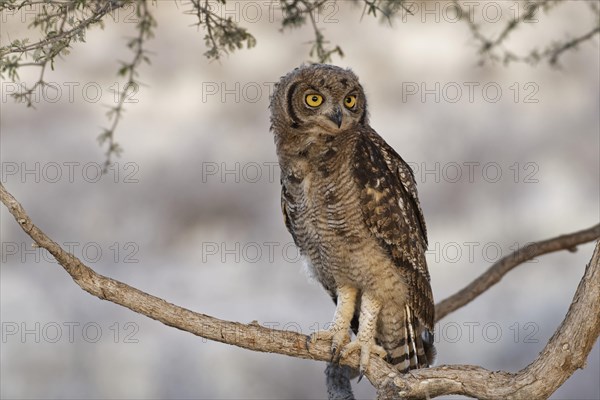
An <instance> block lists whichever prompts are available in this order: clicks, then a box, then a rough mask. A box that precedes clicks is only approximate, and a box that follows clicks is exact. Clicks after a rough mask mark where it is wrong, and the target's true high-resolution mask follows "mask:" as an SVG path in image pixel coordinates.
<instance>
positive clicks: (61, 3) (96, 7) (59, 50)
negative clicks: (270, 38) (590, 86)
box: [0, 0, 600, 165]
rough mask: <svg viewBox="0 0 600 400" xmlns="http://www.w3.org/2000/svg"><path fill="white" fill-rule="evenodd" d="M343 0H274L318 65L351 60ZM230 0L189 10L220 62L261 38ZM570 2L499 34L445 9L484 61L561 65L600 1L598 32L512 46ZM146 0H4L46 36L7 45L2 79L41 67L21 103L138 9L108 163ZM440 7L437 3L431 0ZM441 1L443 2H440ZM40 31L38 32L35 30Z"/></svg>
mask: <svg viewBox="0 0 600 400" xmlns="http://www.w3.org/2000/svg"><path fill="white" fill-rule="evenodd" d="M341 1H343V0H340V1H338V0H273V2H274V3H277V2H278V3H279V6H280V8H281V11H282V18H281V30H282V31H284V30H286V29H297V28H301V27H303V26H304V25H306V24H307V23H310V26H311V27H312V30H313V34H314V39H313V40H312V41H310V42H309V43H308V44H309V45H310V50H309V52H308V55H309V57H310V59H312V60H314V61H317V62H331V61H332V58H333V57H334V56H336V55H337V56H339V57H343V56H344V53H343V51H342V48H341V47H340V46H339V45H332V44H330V42H329V41H327V40H326V39H325V35H324V33H323V30H322V29H321V28H320V27H319V24H318V20H317V18H316V16H317V15H319V13H321V12H322V11H323V9H324V8H325V7H331V6H334V7H339V3H340V2H341ZM225 2H226V0H190V1H189V3H187V2H186V3H184V4H186V6H188V7H189V9H187V10H186V11H185V13H187V14H190V15H193V16H194V17H195V19H196V22H195V24H194V25H195V26H197V27H198V28H202V29H204V31H205V36H204V41H205V44H206V47H207V51H206V52H205V53H204V55H205V56H206V57H207V58H208V59H211V60H220V59H221V57H223V55H226V54H229V53H230V52H233V51H235V50H238V49H242V48H244V47H246V48H252V47H254V46H255V45H256V39H255V38H254V36H252V34H251V33H249V32H248V30H247V29H246V28H244V27H243V26H241V25H240V22H238V21H234V20H233V19H232V18H231V17H224V16H223V15H221V14H222V13H220V12H219V11H220V10H219V8H220V7H223V6H224V5H225ZM352 2H353V3H354V4H356V5H359V6H360V5H362V14H363V16H364V15H365V14H366V15H370V16H373V17H378V18H380V19H381V20H382V21H387V22H388V23H390V24H391V23H392V22H393V21H394V20H395V19H399V18H402V20H403V21H406V20H407V18H410V17H414V14H415V10H418V9H421V10H423V9H424V7H426V6H427V2H423V3H421V2H416V1H407V0H352ZM564 2H565V1H564V0H535V1H528V2H526V3H522V4H523V5H524V10H525V11H524V12H522V13H520V15H518V14H517V15H514V16H513V17H512V18H510V19H509V20H508V21H506V22H505V26H504V28H503V29H502V30H501V31H500V33H499V34H497V35H494V37H490V36H489V35H486V33H484V31H485V29H484V28H485V24H482V23H481V21H478V20H476V19H475V18H471V17H470V13H469V10H468V7H469V3H472V2H460V1H458V0H450V1H446V2H443V3H444V7H446V6H447V5H451V6H453V7H454V8H455V11H456V13H457V15H460V16H461V20H462V21H464V22H465V23H466V25H467V26H468V28H469V29H470V31H471V33H472V36H473V39H474V40H475V41H476V42H477V43H478V53H479V58H480V64H483V63H485V62H488V61H489V62H503V63H504V64H509V63H511V62H525V63H529V64H532V65H535V64H537V63H539V62H541V61H543V60H547V61H548V62H549V64H550V65H552V66H555V67H557V66H558V61H559V59H560V57H561V56H562V55H563V54H564V53H565V52H566V51H568V50H573V49H576V48H577V47H578V46H579V45H580V44H581V43H583V42H585V41H588V40H590V39H592V38H593V37H595V36H596V35H597V34H598V33H599V32H600V7H599V5H598V4H599V3H597V2H596V1H589V2H584V4H585V5H586V6H587V7H589V9H590V12H591V15H592V16H593V24H592V27H591V28H590V29H588V30H587V31H584V32H583V33H581V34H578V35H571V36H569V37H567V38H565V39H563V40H558V41H552V42H551V43H550V44H549V45H547V46H546V47H545V48H543V49H541V50H540V49H537V48H533V49H532V50H531V51H530V52H529V53H527V54H525V55H519V54H516V53H515V52H513V51H511V50H509V49H507V48H506V47H505V42H506V41H507V38H508V37H509V36H510V35H511V34H513V33H514V32H515V31H517V30H518V29H519V28H520V27H522V26H523V25H524V24H526V23H528V22H532V21H534V20H536V18H539V12H538V11H540V10H541V11H543V12H544V13H546V14H547V13H550V12H552V11H553V10H555V9H558V8H559V6H560V5H561V4H563V3H564ZM148 3H149V2H148V1H146V0H0V13H5V15H2V18H3V20H4V19H6V17H7V15H9V14H14V13H15V12H17V11H20V10H29V11H31V10H34V11H33V13H34V17H33V21H32V22H31V23H30V24H29V28H32V29H33V30H35V31H38V32H39V33H40V34H41V37H40V38H39V40H37V41H34V40H33V39H32V38H31V37H26V38H22V39H13V40H9V43H7V44H5V45H3V46H2V47H0V78H4V79H9V80H11V81H13V82H20V77H19V71H20V70H21V69H22V68H23V67H37V68H39V70H40V74H39V78H38V79H37V81H35V82H34V83H33V84H32V85H26V84H24V83H21V90H20V91H19V92H16V93H12V94H11V95H12V96H13V97H14V98H15V100H16V101H19V102H24V103H25V104H27V106H29V107H32V106H33V101H32V100H33V99H34V95H35V92H36V90H40V89H42V88H44V87H45V86H47V85H48V84H47V82H46V81H45V80H44V73H45V72H46V70H47V68H48V66H49V67H50V68H51V69H54V67H55V64H56V61H57V58H62V57H65V56H67V55H68V54H69V51H70V49H71V48H72V46H73V44H75V43H78V42H85V38H86V33H87V31H88V30H89V29H91V28H92V27H93V26H96V25H97V26H100V27H104V22H105V21H106V19H107V18H110V16H111V15H113V13H114V12H116V11H117V10H119V9H123V8H125V7H132V8H133V9H135V13H136V17H137V18H136V22H137V23H136V30H137V34H136V36H134V37H133V38H132V39H129V40H128V41H127V47H128V48H129V49H131V52H132V53H133V55H132V58H131V60H130V61H129V62H123V61H122V62H120V67H119V69H118V71H117V74H118V76H120V77H122V78H123V79H124V80H125V82H124V84H123V85H121V86H119V87H121V88H123V89H122V90H120V91H119V92H118V94H117V98H118V99H119V100H118V102H117V105H116V106H114V107H111V108H110V109H109V111H108V113H107V115H108V118H109V122H110V126H109V127H106V128H103V130H102V133H101V134H100V135H99V137H98V140H99V142H100V143H101V144H102V145H106V146H107V149H106V163H107V164H106V165H108V164H109V163H110V160H111V156H113V155H118V154H119V152H120V151H121V148H120V147H119V145H118V143H116V141H115V130H116V128H117V125H118V123H119V121H120V119H121V117H122V114H123V112H124V107H123V105H124V103H125V100H126V98H127V96H128V94H129V93H130V91H131V90H135V89H136V87H137V86H138V85H140V82H139V80H138V69H139V67H140V65H142V64H143V63H149V62H150V58H149V53H148V51H147V50H146V41H147V40H148V39H151V38H152V37H153V36H154V28H155V27H156V20H155V18H154V16H153V12H154V10H153V9H151V8H157V7H158V5H159V4H158V2H152V3H150V4H148ZM429 4H432V3H429ZM433 4H435V6H436V7H437V6H439V4H440V2H435V3H433ZM32 36H33V35H32Z"/></svg>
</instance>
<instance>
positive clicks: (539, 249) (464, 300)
mask: <svg viewBox="0 0 600 400" xmlns="http://www.w3.org/2000/svg"><path fill="white" fill-rule="evenodd" d="M598 238H600V224H598V225H595V226H592V227H591V228H589V229H584V230H582V231H579V232H574V233H569V234H567V235H562V236H558V237H555V238H552V239H547V240H543V241H540V242H532V243H530V244H529V245H527V246H525V247H522V248H520V249H518V250H517V251H515V252H513V253H511V254H509V255H507V256H506V257H502V258H501V259H500V260H498V261H497V262H495V263H494V264H493V265H492V266H491V267H490V268H489V269H488V270H487V271H486V272H485V273H483V274H482V275H480V276H479V277H477V279H475V280H474V281H473V282H471V283H470V284H468V285H467V286H466V287H464V288H463V289H461V290H459V291H458V292H457V293H455V294H453V295H452V296H450V297H448V298H447V299H444V300H442V301H441V302H439V303H438V304H436V306H435V318H436V320H437V321H439V320H440V319H442V318H444V317H445V316H447V315H448V314H450V313H451V312H453V311H456V310H458V309H459V308H461V307H463V306H464V305H466V304H468V303H470V302H471V301H473V300H474V299H475V298H477V297H478V296H479V295H480V294H482V293H483V292H485V291H486V290H488V289H489V288H490V287H492V286H494V285H495V284H496V283H498V282H500V280H501V279H502V278H503V277H504V275H506V274H507V273H508V272H509V271H511V270H512V269H513V268H515V267H517V266H518V265H520V264H522V263H524V262H526V261H529V260H533V259H534V258H535V257H538V256H541V255H543V254H548V253H552V252H555V251H560V250H569V251H575V249H576V247H577V245H580V244H583V243H588V242H591V241H592V240H597V239H598Z"/></svg>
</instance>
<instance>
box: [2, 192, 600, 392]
mask: <svg viewBox="0 0 600 400" xmlns="http://www.w3.org/2000/svg"><path fill="white" fill-rule="evenodd" d="M0 200H1V201H2V203H3V204H4V205H5V206H6V207H7V208H8V210H9V212H10V213H11V214H12V215H13V217H14V218H15V220H16V221H17V222H18V223H19V225H20V226H21V228H22V229H23V231H25V233H26V234H27V235H29V237H31V238H32V239H33V240H34V241H35V243H37V245H38V246H40V247H42V248H44V249H46V250H47V251H48V252H50V253H51V254H52V255H53V256H54V258H56V260H57V261H58V262H59V264H60V265H61V266H62V267H63V268H64V269H65V270H66V271H67V273H69V275H71V277H72V278H73V280H74V281H75V283H76V284H77V285H79V286H80V287H81V288H82V289H83V290H85V291H86V292H88V293H90V294H92V295H94V296H96V297H98V298H100V299H103V300H108V301H111V302H113V303H116V304H119V305H121V306H124V307H127V308H129V309H130V310H132V311H134V312H137V313H140V314H142V315H145V316H147V317H149V318H152V319H155V320H157V321H160V322H162V323H163V324H165V325H168V326H172V327H174V328H177V329H181V330H183V331H187V332H190V333H192V334H194V335H197V336H201V337H204V338H207V339H211V340H215V341H218V342H222V343H227V344H231V345H235V346H238V347H243V348H246V349H249V350H254V351H261V352H270V353H278V354H284V355H288V356H292V357H298V358H307V359H314V360H320V361H329V359H330V357H331V355H330V343H326V342H324V341H319V342H317V343H315V344H310V346H308V342H307V339H308V337H307V336H305V335H302V334H299V333H296V332H287V331H280V330H275V329H268V328H265V327H262V326H260V325H259V324H258V322H256V321H253V322H251V323H250V324H241V323H237V322H230V321H224V320H220V319H217V318H214V317H211V316H208V315H205V314H200V313H196V312H193V311H190V310H188V309H185V308H182V307H179V306H176V305H174V304H171V303H168V302H167V301H165V300H163V299H160V298H158V297H155V296H152V295H150V294H148V293H144V292H142V291H141V290H138V289H136V288H134V287H131V286H129V285H126V284H124V283H122V282H119V281H117V280H114V279H111V278H108V277H105V276H103V275H100V274H98V273H96V272H95V271H93V270H92V269H91V268H89V267H88V266H86V265H84V264H83V263H82V262H81V261H80V260H79V259H78V258H77V257H75V256H73V255H72V254H70V253H68V252H66V251H65V250H64V249H62V248H61V247H60V246H59V245H58V244H57V243H56V242H54V241H53V240H52V239H50V238H49V237H48V236H47V235H46V234H45V233H44V232H42V231H41V230H40V229H39V228H38V227H37V226H35V225H34V224H33V222H32V221H31V219H30V218H29V216H28V215H27V213H26V212H25V210H24V209H23V207H22V206H21V205H20V204H19V203H18V202H17V200H16V199H15V198H14V197H13V196H12V195H11V194H10V193H9V192H8V191H7V190H6V189H5V188H4V185H2V183H0ZM592 229H597V227H594V228H592ZM584 232H585V231H584ZM580 233H581V232H580ZM566 236H567V237H568V236H571V235H566ZM561 238H564V237H561ZM561 238H557V239H561ZM561 240H562V239H561ZM546 242H548V241H546ZM546 242H541V243H546ZM576 244H578V243H576ZM572 246H573V245H571V246H570V247H572ZM550 251H553V250H550ZM546 252H548V251H546ZM542 254H543V253H542ZM524 259H525V260H526V259H527V258H524ZM599 259H600V244H597V245H596V249H595V251H594V255H593V257H592V261H591V262H590V264H589V265H588V266H587V268H586V272H585V275H584V277H583V278H582V280H581V282H580V284H579V287H578V288H577V291H576V293H575V297H574V299H573V302H572V304H571V307H570V308H569V311H568V313H567V316H566V317H565V320H564V321H563V322H562V324H561V326H560V327H559V329H558V330H557V331H556V333H555V334H554V335H553V336H552V338H551V339H550V341H549V343H548V344H547V345H546V347H545V348H544V350H543V351H542V353H541V354H540V356H539V357H538V358H537V359H536V360H535V361H534V362H533V363H532V364H530V365H529V366H527V367H526V368H524V369H523V370H521V371H519V372H518V373H516V374H513V373H509V372H502V371H500V372H492V371H488V370H486V369H484V368H481V367H476V366H468V365H455V366H446V365H443V366H439V367H435V368H430V369H423V370H417V371H413V372H411V373H409V374H399V373H398V372H397V371H396V370H395V369H394V368H393V367H392V366H391V365H389V364H387V363H386V362H385V361H383V360H382V359H380V358H377V357H373V358H372V361H371V363H370V365H369V368H368V370H367V371H366V376H367V378H368V379H369V380H370V381H371V383H372V384H373V385H374V386H375V387H376V388H377V389H378V393H379V396H380V397H381V398H400V397H402V398H425V397H435V396H439V395H444V394H462V395H467V396H472V397H477V398H480V399H496V398H506V399H530V398H544V397H548V396H549V395H550V394H551V393H553V392H554V391H555V390H556V388H558V387H559V386H560V385H561V384H562V383H563V382H564V381H565V380H566V379H567V378H568V377H569V376H570V375H571V374H572V373H573V372H574V371H575V370H576V369H577V368H582V367H583V365H584V364H585V359H586V357H587V355H588V354H589V352H590V351H591V348H592V346H593V344H594V342H595V340H596V339H597V337H598V334H599V333H600V315H599V314H598V312H597V310H598V309H600V287H599V286H598V285H597V282H598V280H600V271H599V270H600V261H599ZM513 267H514V266H513ZM513 267H511V268H513ZM488 272H489V271H488ZM342 362H343V364H344V365H349V366H351V367H353V368H358V355H357V354H353V355H352V356H351V357H348V358H347V359H344V360H343V361H342Z"/></svg>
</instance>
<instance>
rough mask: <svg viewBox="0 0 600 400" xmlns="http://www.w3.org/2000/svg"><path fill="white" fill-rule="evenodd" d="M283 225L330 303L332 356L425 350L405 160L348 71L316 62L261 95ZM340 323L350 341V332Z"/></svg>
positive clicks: (417, 362)
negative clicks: (374, 123)
mask: <svg viewBox="0 0 600 400" xmlns="http://www.w3.org/2000/svg"><path fill="white" fill-rule="evenodd" d="M270 109H271V130H272V131H273V133H274V135H275V144H276V147H277V155H278V157H279V164H280V167H281V205H282V210H283V216H284V220H285V225H286V226H287V229H288V230H289V231H290V233H291V234H292V236H293V238H294V242H295V243H296V245H297V246H298V248H299V249H300V252H301V254H302V255H303V256H305V258H306V261H307V263H308V265H309V268H310V269H311V272H312V274H313V275H314V276H315V278H316V279H317V280H318V281H319V282H320V283H321V284H322V285H323V286H324V287H325V289H326V290H327V292H328V293H329V294H330V295H331V297H332V298H333V301H334V302H335V303H336V310H335V315H334V319H333V321H332V324H331V325H330V328H329V329H328V330H324V331H319V332H317V333H315V334H313V335H312V337H311V340H313V341H314V340H319V339H327V340H331V341H332V354H333V355H334V356H335V358H338V359H339V357H346V356H347V355H349V354H350V353H352V352H354V351H359V352H360V369H361V373H362V372H364V370H365V369H366V368H367V366H368V363H369V358H370V356H371V353H375V354H377V355H379V356H381V357H386V358H387V360H388V361H389V362H391V363H392V364H394V365H396V366H397V368H398V369H399V370H400V371H403V372H406V371H408V370H410V369H414V368H422V367H427V366H429V365H431V364H432V362H433V358H434V356H435V348H434V346H433V335H432V333H431V331H432V329H433V322H434V304H433V296H432V292H431V286H430V284H429V272H428V270H427V264H426V261H425V250H426V247H427V234H426V230H425V221H424V219H423V213H422V211H421V207H420V205H419V200H418V198H417V189H416V184H415V180H414V176H413V172H412V170H411V169H410V167H409V166H408V165H407V164H406V163H405V162H404V160H403V159H402V158H401V157H400V156H399V155H398V153H396V152H395V151H394V149H392V148H391V147H390V146H389V145H388V144H387V143H386V142H385V141H384V140H383V139H382V138H381V137H380V136H379V135H378V134H377V133H376V132H375V131H374V130H373V128H371V127H370V126H369V121H368V114H367V99H366V97H365V93H364V91H363V88H362V86H361V85H360V83H359V82H358V78H357V77H356V75H355V74H354V73H353V72H352V71H350V70H349V69H348V70H344V69H342V68H339V67H336V66H333V65H324V64H314V65H308V66H306V65H305V66H301V67H299V68H296V69H295V70H293V71H292V72H290V73H289V74H287V75H285V76H283V77H282V78H281V80H280V81H279V83H277V85H276V86H275V91H274V93H273V95H272V98H271V104H270ZM350 328H352V329H353V330H354V332H355V333H356V340H354V341H350Z"/></svg>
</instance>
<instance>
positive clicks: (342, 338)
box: [310, 328, 350, 363]
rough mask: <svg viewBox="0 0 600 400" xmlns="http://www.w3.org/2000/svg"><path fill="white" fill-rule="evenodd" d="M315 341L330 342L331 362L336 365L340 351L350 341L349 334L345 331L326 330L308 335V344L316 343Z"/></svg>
mask: <svg viewBox="0 0 600 400" xmlns="http://www.w3.org/2000/svg"><path fill="white" fill-rule="evenodd" d="M317 340H331V360H330V362H332V363H334V362H335V363H337V362H339V360H340V354H341V351H340V350H341V349H342V348H344V346H346V343H348V342H349V341H350V334H349V333H348V331H347V330H345V329H335V328H331V329H326V330H322V331H317V332H315V333H313V334H312V335H310V343H316V342H317Z"/></svg>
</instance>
